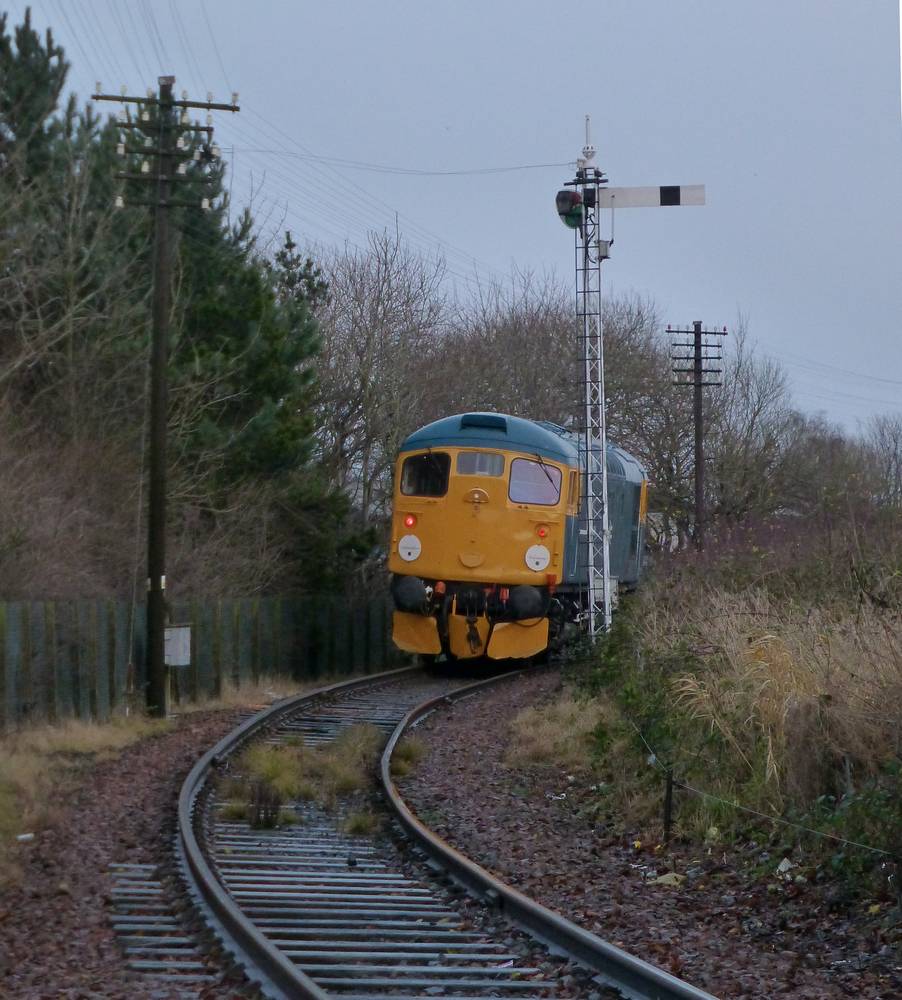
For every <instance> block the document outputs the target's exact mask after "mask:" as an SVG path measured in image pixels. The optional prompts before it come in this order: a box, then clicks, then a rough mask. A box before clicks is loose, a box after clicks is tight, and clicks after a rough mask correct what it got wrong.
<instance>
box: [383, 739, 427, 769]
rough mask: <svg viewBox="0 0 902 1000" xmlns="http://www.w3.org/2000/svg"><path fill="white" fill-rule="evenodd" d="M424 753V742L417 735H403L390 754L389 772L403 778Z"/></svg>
mask: <svg viewBox="0 0 902 1000" xmlns="http://www.w3.org/2000/svg"><path fill="white" fill-rule="evenodd" d="M425 753H426V744H425V743H424V742H423V741H422V740H421V739H420V738H419V736H405V737H404V739H403V740H401V741H400V742H399V743H398V744H397V746H396V747H395V749H394V752H393V753H392V755H391V773H392V775H394V777H396V778H404V777H406V776H407V775H408V774H410V772H411V771H412V770H413V769H414V768H415V767H416V765H417V764H419V762H420V761H421V760H422V759H423V756H424V755H425Z"/></svg>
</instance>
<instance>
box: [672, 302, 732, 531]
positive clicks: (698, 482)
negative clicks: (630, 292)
mask: <svg viewBox="0 0 902 1000" xmlns="http://www.w3.org/2000/svg"><path fill="white" fill-rule="evenodd" d="M667 332H668V333H670V334H671V335H673V336H675V337H683V336H689V335H690V334H691V335H692V340H691V341H674V342H673V344H672V345H671V346H672V348H690V347H691V348H692V354H672V355H671V358H672V359H673V360H674V361H691V362H692V367H691V368H677V367H676V366H674V368H673V372H674V374H690V375H692V378H691V379H689V380H686V379H682V380H679V381H677V382H675V383H674V384H675V385H691V386H692V388H693V419H694V425H695V532H694V535H693V540H694V542H695V547H696V548H698V549H703V548H704V547H705V528H706V524H705V521H706V516H707V515H706V511H705V411H704V405H703V398H702V390H703V389H707V388H708V387H709V386H717V385H722V384H723V383H722V382H712V381H710V380H708V379H706V378H705V376H706V375H721V374H723V367H722V365H720V364H719V365H718V366H717V367H716V368H705V367H704V363H705V362H706V361H717V362H721V361H722V360H723V353H722V351H721V346H720V344H721V342H720V340H714V341H713V342H712V341H711V340H710V338H711V337H726V336H727V328H726V327H724V328H723V330H703V329H702V321H701V320H696V321H695V322H694V323H693V324H692V329H691V330H688V329H687V330H672V329H671V328H670V327H669V326H668V327H667ZM708 352H711V353H708Z"/></svg>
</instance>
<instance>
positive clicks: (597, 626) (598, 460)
mask: <svg viewBox="0 0 902 1000" xmlns="http://www.w3.org/2000/svg"><path fill="white" fill-rule="evenodd" d="M589 128H590V120H589V116H588V115H586V143H585V145H584V146H583V149H582V155H581V156H580V157H579V159H577V161H576V176H575V177H574V178H573V180H570V181H566V182H565V186H564V189H563V190H561V191H558V193H557V197H556V198H555V207H556V208H557V212H558V215H559V216H560V218H561V221H562V222H563V223H564V225H566V226H567V227H568V228H569V229H572V230H574V233H575V252H576V260H575V263H576V312H577V316H578V318H579V320H580V338H581V340H582V347H583V350H582V368H583V375H584V386H585V391H584V393H583V398H582V399H581V401H580V410H581V412H582V414H583V419H584V423H583V427H582V433H583V439H584V444H583V447H584V452H585V464H586V502H585V506H584V508H583V513H582V518H583V522H584V528H583V530H584V533H585V537H586V568H587V574H588V584H587V590H588V592H587V598H586V603H587V608H586V616H587V623H588V631H589V635H590V637H591V638H592V639H593V640H594V639H595V638H596V637H597V636H598V635H599V634H601V633H602V632H606V631H607V630H608V629H609V628H610V626H611V607H612V603H613V602H612V588H613V585H614V583H615V582H616V581H612V580H611V575H610V545H611V530H610V521H609V518H608V472H607V425H606V417H605V394H604V393H605V390H604V332H603V328H602V311H601V310H602V297H601V265H602V261H605V260H607V259H608V258H609V257H610V255H611V247H612V246H613V245H614V236H613V216H614V211H615V210H616V209H617V208H661V207H667V206H678V205H704V203H705V188H704V185H703V184H691V185H678V184H675V185H666V186H663V187H621V188H618V187H607V182H608V181H607V177H605V175H604V173H603V172H602V171H601V170H599V168H598V167H597V166H596V165H595V163H594V162H593V161H594V159H595V153H596V150H595V147H594V146H593V145H592V142H591V136H590V133H589ZM603 208H609V209H610V210H611V236H610V239H604V238H602V235H601V210H602V209H603Z"/></svg>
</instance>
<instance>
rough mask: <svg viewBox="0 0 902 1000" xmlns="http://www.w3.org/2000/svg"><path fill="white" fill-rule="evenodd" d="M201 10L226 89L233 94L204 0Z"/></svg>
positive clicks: (201, 2) (201, 0)
mask: <svg viewBox="0 0 902 1000" xmlns="http://www.w3.org/2000/svg"><path fill="white" fill-rule="evenodd" d="M200 9H201V12H202V13H203V15H204V20H205V21H206V22H207V31H209V32H210V41H212V42H213V49H214V51H215V52H216V58H217V59H218V60H219V68H220V69H221V70H222V78H223V79H224V80H225V82H226V87H228V89H229V93H231V92H232V85H231V83H229V74H228V73H227V72H226V68H225V63H224V62H223V61H222V54H221V53H220V51H219V44H218V43H217V41H216V35H215V34H214V33H213V25H212V24H210V18H209V16H208V15H207V5H206V3H204V0H200Z"/></svg>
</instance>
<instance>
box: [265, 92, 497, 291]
mask: <svg viewBox="0 0 902 1000" xmlns="http://www.w3.org/2000/svg"><path fill="white" fill-rule="evenodd" d="M247 110H248V111H249V113H250V114H251V115H253V116H254V117H255V118H256V119H258V120H259V121H260V122H262V123H263V126H265V127H267V128H269V129H270V130H271V131H272V132H275V133H277V134H278V135H279V136H281V137H283V138H284V139H285V140H287V141H288V142H290V143H292V144H293V145H295V146H296V147H297V148H298V149H300V150H301V152H303V153H309V152H310V150H309V149H307V148H306V147H305V146H304V145H303V144H302V143H300V142H299V141H298V140H297V139H296V138H295V137H294V136H292V135H290V134H289V133H287V132H285V131H284V130H283V129H282V128H280V127H279V126H278V125H276V124H275V123H273V122H270V121H269V120H268V119H267V118H266V117H265V116H264V115H262V114H261V113H260V112H259V111H257V110H256V109H255V108H253V107H249V108H247ZM311 168H312V169H313V170H314V171H315V172H317V173H318V174H319V175H323V176H324V177H325V179H326V181H327V183H328V185H329V186H330V187H331V188H332V189H333V190H334V187H335V183H336V181H335V177H338V178H340V179H341V180H342V181H343V182H344V184H345V186H346V188H347V189H349V190H354V191H357V192H358V193H359V195H360V196H361V198H362V199H364V200H365V201H367V202H370V203H371V204H372V205H373V206H375V209H374V210H375V211H378V212H379V213H380V214H382V215H387V216H388V219H389V221H393V218H397V219H399V220H400V219H403V220H404V222H405V225H406V230H405V231H406V232H407V234H408V236H409V235H410V233H411V232H413V233H415V234H418V235H419V238H420V239H421V240H422V239H428V240H429V242H430V243H434V244H435V245H437V246H439V247H441V248H442V249H443V251H444V252H445V253H446V255H448V256H453V255H456V256H458V257H459V258H460V259H462V260H464V261H466V262H467V263H468V264H472V265H473V266H474V268H475V265H479V266H480V267H481V268H482V269H483V270H484V271H486V272H488V273H493V274H495V275H496V276H499V277H500V278H501V279H502V280H504V281H506V280H507V275H506V274H504V273H503V272H501V271H500V270H499V269H498V268H495V267H494V266H493V265H491V264H489V263H487V262H486V261H483V260H480V259H479V258H478V257H476V255H475V254H472V253H470V252H468V251H466V250H463V249H461V248H460V247H457V246H455V245H454V244H452V243H449V242H448V241H447V240H445V239H443V238H442V237H441V236H439V235H438V234H437V233H434V232H432V231H430V230H428V229H426V228H425V227H424V226H421V225H419V224H418V223H417V222H415V221H414V220H413V219H411V218H409V217H408V216H406V215H404V214H403V213H401V212H399V211H398V210H397V209H396V208H395V207H394V206H392V205H390V204H388V203H387V202H385V201H383V200H382V199H381V198H379V197H378V196H376V195H373V194H371V193H370V192H369V191H367V190H366V189H365V188H363V187H361V186H360V185H359V184H358V183H357V182H355V181H352V180H350V179H349V178H347V177H345V176H344V175H343V174H342V173H341V172H340V171H339V170H337V169H335V170H334V174H335V176H332V174H331V173H327V172H326V171H325V170H324V168H322V167H320V166H319V165H318V164H316V163H311Z"/></svg>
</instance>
